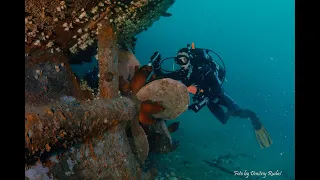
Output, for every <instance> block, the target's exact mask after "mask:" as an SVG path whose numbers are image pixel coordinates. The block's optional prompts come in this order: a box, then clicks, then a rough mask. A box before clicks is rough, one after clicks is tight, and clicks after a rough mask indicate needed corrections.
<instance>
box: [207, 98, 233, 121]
mask: <svg viewBox="0 0 320 180" xmlns="http://www.w3.org/2000/svg"><path fill="white" fill-rule="evenodd" d="M207 107H208V109H209V110H210V111H211V113H212V114H213V115H214V116H215V117H216V118H217V119H218V120H219V121H220V122H221V123H222V124H226V123H227V121H228V118H229V116H228V115H227V114H226V113H225V112H224V111H223V109H222V107H221V106H220V105H219V104H217V103H214V102H212V101H209V102H208V104H207Z"/></svg>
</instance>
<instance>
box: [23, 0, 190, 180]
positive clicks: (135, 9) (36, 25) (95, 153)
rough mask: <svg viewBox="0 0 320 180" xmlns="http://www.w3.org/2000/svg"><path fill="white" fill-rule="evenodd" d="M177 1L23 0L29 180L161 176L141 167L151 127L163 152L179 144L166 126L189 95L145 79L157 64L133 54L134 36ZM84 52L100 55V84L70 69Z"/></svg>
mask: <svg viewBox="0 0 320 180" xmlns="http://www.w3.org/2000/svg"><path fill="white" fill-rule="evenodd" d="M173 3H174V1H173V0H148V1H146V0H127V1H119V0H118V1H116V0H107V1H99V0H68V1H60V0H57V1H49V0H37V1H35V0H25V82H26V83H25V177H26V179H154V177H155V176H156V175H157V171H156V170H154V169H151V170H150V171H148V172H144V171H142V169H141V167H142V165H143V164H144V163H145V160H146V158H147V156H148V152H149V148H150V145H149V143H148V139H147V136H146V132H147V131H146V130H145V129H144V128H145V126H144V125H150V126H153V127H154V129H155V130H156V131H157V132H162V134H163V141H162V142H161V143H163V144H164V146H165V147H166V148H165V149H160V151H163V152H169V151H171V150H173V149H174V147H173V144H172V140H171V137H170V134H169V133H168V129H167V127H166V126H163V122H164V121H165V120H170V119H173V118H175V117H177V116H179V115H180V114H181V113H182V112H184V111H185V110H186V109H187V105H188V104H189V96H188V91H187V88H186V87H185V86H184V85H183V84H182V83H180V82H178V81H175V80H172V79H161V80H154V81H151V82H148V83H147V78H148V76H149V74H150V73H151V71H152V68H151V67H148V66H141V65H140V63H139V61H138V60H137V59H136V58H135V56H134V46H135V35H137V34H138V33H140V32H142V31H143V30H146V29H147V28H148V27H150V26H151V25H152V23H153V22H155V21H157V20H158V19H159V18H160V16H170V15H168V13H167V12H166V11H167V9H168V8H169V7H170V6H171V5H172V4H173ZM79 54H81V56H79ZM82 54H86V55H88V56H96V57H97V59H98V61H99V72H98V77H99V82H98V88H97V89H92V88H90V87H89V86H88V85H87V83H86V82H85V81H84V80H82V79H79V78H77V77H76V76H75V74H74V73H73V72H72V70H71V68H70V64H72V63H79V62H81V61H82V59H83V57H84V56H82ZM172 89H175V91H174V92H172ZM169 90H170V92H169ZM178 99H179V100H178ZM180 99H184V100H183V101H181V100H180ZM173 102H175V103H173ZM176 102H179V103H176ZM171 146H172V147H171Z"/></svg>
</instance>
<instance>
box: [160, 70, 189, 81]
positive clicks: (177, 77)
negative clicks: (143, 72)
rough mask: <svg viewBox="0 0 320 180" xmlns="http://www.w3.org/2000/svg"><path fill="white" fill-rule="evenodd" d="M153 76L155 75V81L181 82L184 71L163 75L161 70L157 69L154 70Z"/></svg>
mask: <svg viewBox="0 0 320 180" xmlns="http://www.w3.org/2000/svg"><path fill="white" fill-rule="evenodd" d="M154 74H155V75H156V79H161V78H171V79H174V80H183V78H184V71H183V70H182V69H179V70H177V71H173V72H169V73H165V72H163V71H162V70H161V68H158V69H154Z"/></svg>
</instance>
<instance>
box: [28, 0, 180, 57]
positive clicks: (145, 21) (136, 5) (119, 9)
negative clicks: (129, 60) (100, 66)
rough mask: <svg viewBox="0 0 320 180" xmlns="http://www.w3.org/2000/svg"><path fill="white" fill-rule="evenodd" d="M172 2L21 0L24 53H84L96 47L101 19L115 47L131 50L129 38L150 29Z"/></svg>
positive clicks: (155, 0) (166, 0) (131, 43)
mask: <svg viewBox="0 0 320 180" xmlns="http://www.w3.org/2000/svg"><path fill="white" fill-rule="evenodd" d="M173 2H174V1H173V0H153V1H151V0H149V1H144V0H128V1H116V0H106V1H100V0H77V1H76V0H69V1H50V0H40V1H36V0H25V4H26V8H25V44H26V47H25V50H26V53H27V54H29V55H34V54H42V53H43V52H50V53H54V52H57V51H61V50H62V51H64V52H65V53H67V54H73V53H77V52H79V51H82V50H85V49H86V48H87V47H89V46H92V45H93V44H94V43H96V41H95V40H96V35H97V34H99V28H100V23H99V22H100V21H101V20H102V19H106V20H108V21H109V22H111V23H114V24H115V25H116V29H117V32H116V33H118V37H119V41H118V43H119V44H121V43H127V44H128V45H130V46H131V49H132V50H134V41H132V39H133V37H134V36H135V35H137V34H138V33H140V32H141V31H143V30H145V29H147V28H148V27H150V26H151V25H152V23H153V22H154V21H156V20H158V19H159V18H160V16H162V15H163V14H164V13H165V12H166V10H167V9H168V8H169V7H170V6H171V5H172V4H173ZM61 4H63V5H61ZM39 50H41V51H39Z"/></svg>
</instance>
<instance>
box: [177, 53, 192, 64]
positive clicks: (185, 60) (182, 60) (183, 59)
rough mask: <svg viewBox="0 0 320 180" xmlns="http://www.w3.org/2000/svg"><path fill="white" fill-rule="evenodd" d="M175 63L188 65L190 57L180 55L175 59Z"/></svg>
mask: <svg viewBox="0 0 320 180" xmlns="http://www.w3.org/2000/svg"><path fill="white" fill-rule="evenodd" d="M174 60H175V63H176V64H178V65H186V64H188V63H189V60H190V59H189V57H188V56H186V55H178V56H177V57H176V58H175V59H174Z"/></svg>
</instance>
